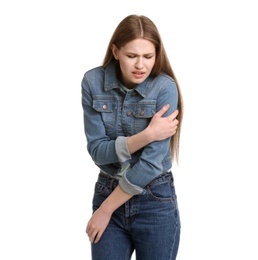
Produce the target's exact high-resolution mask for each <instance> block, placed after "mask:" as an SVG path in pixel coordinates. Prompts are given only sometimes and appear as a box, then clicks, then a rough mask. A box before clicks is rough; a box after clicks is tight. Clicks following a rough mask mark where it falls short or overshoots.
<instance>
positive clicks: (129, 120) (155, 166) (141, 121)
mask: <svg viewBox="0 0 258 260" xmlns="http://www.w3.org/2000/svg"><path fill="white" fill-rule="evenodd" d="M165 104H170V108H169V110H168V111H167V112H166V114H165V115H164V116H167V115H169V114H171V113H172V112H173V111H174V110H175V109H176V108H177V104H178V93H177V88H176V84H175V81H174V80H173V79H172V78H171V77H169V76H167V75H165V74H160V75H159V76H158V77H155V78H154V77H151V76H150V77H149V78H147V79H146V80H145V81H144V82H142V83H141V84H139V85H137V86H136V88H135V89H132V90H130V91H128V92H127V93H124V92H123V91H122V90H121V88H120V86H119V82H118V80H117V77H116V65H115V64H110V65H109V66H108V67H107V68H106V69H103V67H97V68H94V69H92V70H89V71H87V72H86V73H85V74H84V77H83V80H82V106H83V110H84V130H85V135H86V138H87V149H88V152H89V154H90V155H91V158H92V160H93V161H94V162H95V164H96V165H97V166H98V167H99V168H100V169H101V170H102V171H103V172H105V173H106V174H108V175H110V176H115V175H116V174H117V173H118V172H119V171H120V169H121V165H122V164H123V163H125V162H129V163H130V166H131V168H130V169H129V171H127V172H126V173H125V174H124V176H122V177H121V179H120V185H121V187H122V189H123V190H125V191H126V192H128V193H130V194H132V195H136V194H140V193H143V192H144V187H145V186H146V185H147V184H148V183H150V182H151V181H152V180H153V179H154V178H156V177H157V176H159V175H160V174H161V173H162V172H165V171H167V170H169V169H171V167H172V163H171V151H170V138H167V139H166V140H163V141H159V142H152V143H150V144H149V145H147V146H145V147H144V149H142V150H141V151H137V152H136V153H134V154H132V155H130V154H129V152H128V150H127V148H126V145H125V142H126V137H127V136H131V135H134V134H136V133H139V132H140V131H142V130H144V129H145V128H146V127H147V126H148V124H149V122H150V120H151V118H152V117H153V115H154V114H155V113H156V112H157V111H159V110H160V109H161V108H162V107H163V106H164V105H165ZM118 142H119V143H118ZM123 142H124V143H123ZM121 149H122V151H121ZM124 160H126V161H124Z"/></svg>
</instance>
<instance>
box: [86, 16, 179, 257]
mask: <svg viewBox="0 0 258 260" xmlns="http://www.w3.org/2000/svg"><path fill="white" fill-rule="evenodd" d="M82 106H83V111H84V129H85V135H86V138H87V149H88V152H89V154H90V156H91V158H92V160H93V161H94V162H95V164H96V165H97V166H98V167H99V169H100V172H99V174H98V179H97V181H96V185H95V193H94V196H93V215H92V217H91V219H90V220H89V221H88V224H87V227H86V233H87V234H88V236H89V240H90V241H91V245H92V246H91V252H92V259H93V260H109V259H110V260H115V259H117V260H127V259H130V258H131V255H132V253H133V251H134V250H135V254H136V258H137V259H139V260H157V259H160V260H169V259H176V255H177V251H178V245H179V238H180V218H179V212H178V206H177V199H176V193H175V186H174V179H173V175H172V172H171V167H172V161H177V160H178V155H179V140H180V129H181V122H182V116H183V111H182V97H181V93H180V89H179V85H178V83H177V80H176V77H175V75H174V73H173V70H172V68H171V65H170V63H169V60H168V58H167V55H166V52H165V49H164V46H163V43H162V40H161V37H160V35H159V32H158V29H157V28H156V26H155V24H154V23H153V22H152V21H151V20H150V19H149V18H147V17H146V16H138V15H129V16H127V17H125V18H124V19H123V20H122V21H121V22H120V23H119V25H118V26H117V28H116V30H115V31H114V33H113V36H112V38H111V40H110V43H109V45H108V48H107V51H106V55H105V58H104V61H103V64H102V66H99V67H97V68H93V69H91V70H89V71H87V72H86V73H85V74H84V77H83V80H82ZM178 112H179V113H178ZM176 118H177V119H176Z"/></svg>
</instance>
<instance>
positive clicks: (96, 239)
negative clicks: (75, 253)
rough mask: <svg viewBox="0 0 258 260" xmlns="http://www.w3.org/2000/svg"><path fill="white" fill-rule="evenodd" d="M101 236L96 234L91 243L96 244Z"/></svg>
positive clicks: (99, 233) (100, 233)
mask: <svg viewBox="0 0 258 260" xmlns="http://www.w3.org/2000/svg"><path fill="white" fill-rule="evenodd" d="M101 236H102V232H98V233H97V234H96V236H95V238H94V241H93V243H94V244H96V243H98V242H99V240H100V238H101Z"/></svg>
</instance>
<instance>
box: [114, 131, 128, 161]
mask: <svg viewBox="0 0 258 260" xmlns="http://www.w3.org/2000/svg"><path fill="white" fill-rule="evenodd" d="M115 149H116V154H117V157H118V160H119V162H120V163H124V162H127V161H129V160H130V159H131V154H130V152H129V149H128V146H127V137H125V136H118V137H117V139H116V141H115Z"/></svg>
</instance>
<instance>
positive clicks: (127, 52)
mask: <svg viewBox="0 0 258 260" xmlns="http://www.w3.org/2000/svg"><path fill="white" fill-rule="evenodd" d="M125 53H126V54H131V55H136V56H139V54H137V53H135V52H130V51H126V52H125ZM154 54H155V53H154V52H150V53H144V54H143V55H154Z"/></svg>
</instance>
